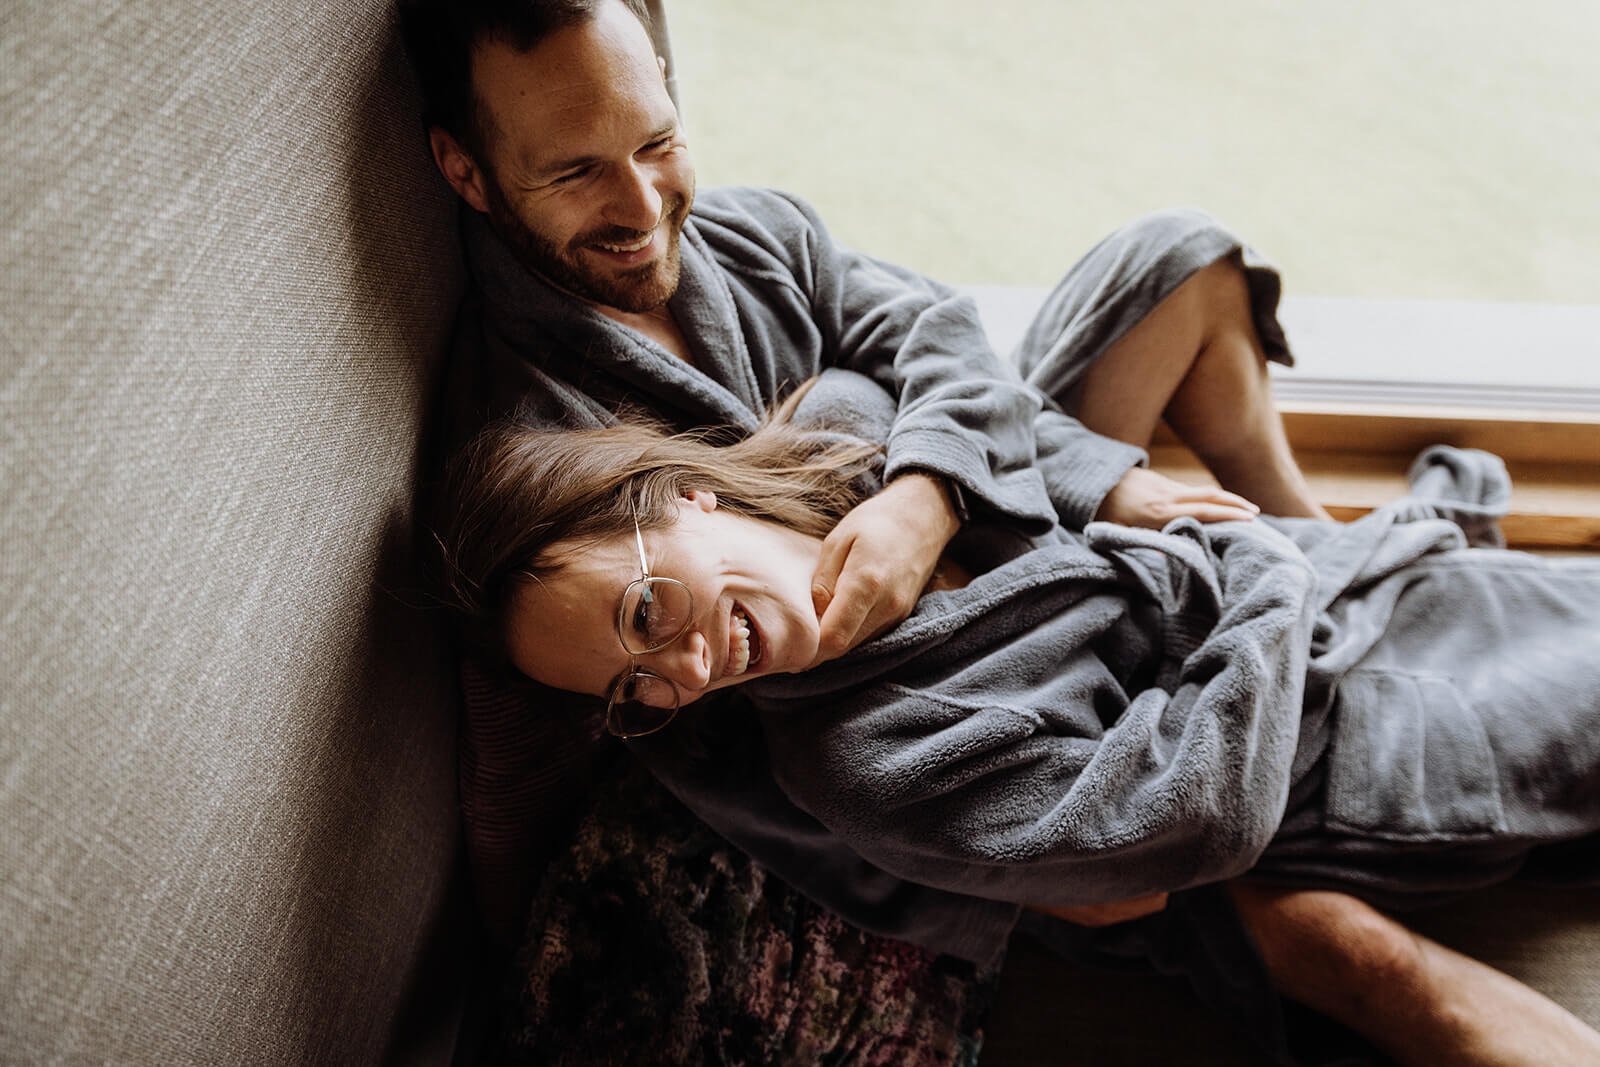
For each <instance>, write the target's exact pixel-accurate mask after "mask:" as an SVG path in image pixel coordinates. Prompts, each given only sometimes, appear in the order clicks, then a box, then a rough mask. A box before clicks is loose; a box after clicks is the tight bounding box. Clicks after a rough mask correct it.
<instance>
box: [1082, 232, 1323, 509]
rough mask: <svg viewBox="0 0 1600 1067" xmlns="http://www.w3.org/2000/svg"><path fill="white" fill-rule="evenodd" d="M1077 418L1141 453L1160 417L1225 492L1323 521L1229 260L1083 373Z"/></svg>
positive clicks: (1192, 281) (1238, 271)
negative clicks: (1273, 391)
mask: <svg viewBox="0 0 1600 1067" xmlns="http://www.w3.org/2000/svg"><path fill="white" fill-rule="evenodd" d="M1082 388H1083V393H1082V400H1081V403H1080V405H1079V418H1080V419H1082V421H1083V423H1084V425H1086V426H1088V427H1089V429H1091V430H1094V431H1095V432H1096V433H1100V434H1104V435H1105V436H1107V437H1115V438H1117V439H1118V440H1121V441H1128V442H1130V443H1132V444H1136V445H1138V446H1140V447H1141V448H1142V447H1145V446H1147V445H1149V443H1150V439H1151V437H1152V435H1154V433H1155V429H1156V425H1157V423H1158V422H1159V421H1160V420H1161V419H1163V418H1165V419H1166V420H1167V422H1168V424H1169V425H1171V426H1172V428H1173V430H1174V432H1176V433H1177V435H1178V437H1179V438H1180V439H1181V440H1182V441H1183V442H1184V443H1185V444H1186V445H1188V446H1189V448H1191V449H1192V450H1193V451H1194V453H1195V455H1197V456H1199V457H1200V459H1201V461H1202V462H1204V463H1205V465H1206V466H1207V467H1208V468H1210V470H1211V472H1212V473H1213V474H1214V475H1216V478H1217V481H1219V482H1220V483H1222V487H1223V488H1224V489H1228V490H1230V491H1232V492H1235V493H1238V494H1239V495H1240V496H1242V497H1245V498H1246V499H1248V500H1250V501H1252V502H1254V503H1255V504H1257V505H1258V506H1260V508H1261V509H1262V510H1263V511H1265V512H1267V513H1268V514H1270V515H1301V516H1312V517H1316V518H1327V517H1328V513H1327V512H1326V511H1324V510H1323V509H1322V506H1321V505H1319V504H1318V503H1317V502H1316V499H1315V498H1314V497H1313V496H1312V495H1311V490H1310V488H1309V487H1308V486H1307V485H1306V480H1305V476H1304V475H1303V474H1302V473H1301V472H1300V468H1299V466H1297V465H1296V463H1295V461H1294V454H1293V453H1292V452H1291V451H1290V449H1289V442H1288V440H1287V439H1286V438H1285V437H1284V433H1283V420H1282V419H1281V418H1279V416H1278V412H1277V409H1276V408H1275V407H1273V404H1272V394H1271V390H1270V388H1269V385H1268V381H1267V359H1266V355H1265V353H1264V352H1263V351H1262V350H1261V341H1260V339H1259V338H1258V337H1257V336H1256V330H1255V324H1254V322H1253V321H1252V319H1251V315H1250V300H1249V292H1248V289H1247V286H1246V282H1245V277H1244V272H1243V269H1242V268H1241V267H1239V266H1238V265H1237V264H1236V263H1235V262H1234V261H1233V260H1231V259H1225V260H1221V261H1219V262H1217V263H1214V264H1212V265H1211V266H1209V267H1206V268H1205V269H1203V270H1201V271H1198V272H1197V273H1196V274H1195V275H1194V276H1193V277H1191V278H1189V279H1188V280H1187V281H1185V282H1184V283H1183V284H1182V285H1180V286H1179V287H1178V288H1177V289H1176V290H1175V291H1174V292H1173V293H1172V295H1171V296H1169V297H1167V298H1166V299H1165V300H1163V301H1162V302H1161V303H1160V304H1158V305H1156V308H1155V310H1154V311H1152V312H1151V313H1150V314H1149V315H1148V316H1147V317H1146V318H1145V319H1144V321H1142V322H1140V323H1139V324H1138V325H1137V326H1135V327H1134V328H1133V329H1132V330H1130V331H1128V333H1127V334H1125V335H1124V336H1123V337H1122V338H1121V339H1120V340H1118V341H1117V343H1116V344H1114V345H1112V346H1111V348H1110V349H1108V350H1107V351H1106V353H1105V355H1104V356H1102V357H1101V358H1100V359H1099V360H1097V361H1096V362H1095V364H1094V366H1092V367H1090V368H1089V370H1088V371H1087V373H1086V374H1085V375H1084V380H1083V387H1082Z"/></svg>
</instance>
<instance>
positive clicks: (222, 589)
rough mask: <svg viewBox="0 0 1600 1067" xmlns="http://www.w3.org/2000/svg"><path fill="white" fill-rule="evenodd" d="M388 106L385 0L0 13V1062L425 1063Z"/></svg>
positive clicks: (436, 692) (431, 283) (456, 271)
mask: <svg viewBox="0 0 1600 1067" xmlns="http://www.w3.org/2000/svg"><path fill="white" fill-rule="evenodd" d="M414 108H415V101H414V98H413V91H412V88H411V79H410V76H409V72H408V71H407V69H406V67H405V63H404V61H403V58H402V56H401V52H400V49H399V45H398V34H397V32H396V30H395V27H394V24H393V14H392V7H391V3H390V2H389V0H350V2H346V3H339V4H327V5H317V4H311V5H307V4H292V3H286V2H283V0H262V2H257V3H250V4H215V3H201V2H199V0H165V2H163V3H155V4H151V3H143V4H139V3H109V4H107V3H91V2H88V0H66V2H48V3H47V2H44V0H31V2H29V0H24V2H22V3H14V4H7V5H6V7H5V10H4V11H3V13H0V158H3V159H4V160H5V165H4V167H3V168H0V216H3V233H4V238H3V240H4V259H3V263H0V316H3V319H0V323H3V333H0V476H3V481H0V500H3V512H0V617H3V620H4V622H3V628H0V702H3V711H0V1049H3V1050H4V1051H3V1052H0V1059H4V1060H6V1061H8V1062H28V1063H52V1062H74V1063H76V1062H116V1063H130V1064H178V1063H207V1064H212V1063H271V1064H279V1063H307V1062H318V1063H338V1064H354V1063H364V1062H373V1061H376V1060H379V1059H381V1058H384V1056H385V1054H386V1053H388V1054H389V1055H390V1058H393V1059H398V1060H410V1061H416V1062H424V1061H433V1062H438V1061H440V1060H443V1059H445V1058H447V1057H448V1055H449V1048H450V1043H451V1040H452V1029H453V1025H454V1023H453V1019H454V1011H455V1007H454V1003H453V999H452V998H451V997H450V996H448V995H440V993H439V991H438V988H437V987H436V986H434V985H430V983H433V982H435V981H436V980H437V979H439V978H441V977H444V978H449V977H451V975H450V973H449V971H448V969H447V968H445V966H444V965H443V964H441V963H440V961H439V959H440V958H439V957H437V956H430V954H429V953H430V951H431V948H430V946H434V947H437V946H438V945H439V944H440V943H441V936H442V935H447V934H448V933H449V932H450V931H449V929H448V924H449V922H450V921H452V920H451V919H450V916H451V914H452V908H453V905H452V904H450V903H449V901H451V900H452V899H453V896H452V895H453V893H454V892H455V890H456V888H457V887H456V885H455V879H456V877H457V875H456V873H455V872H456V869H457V855H458V848H459V830H458V818H457V814H456V807H455V778H454V736H453V733H454V721H453V718H454V716H453V702H454V700H455V696H454V686H453V685H452V684H451V682H450V669H449V666H448V665H447V664H446V663H445V660H444V656H443V652H442V649H443V644H442V642H440V641H439V640H438V635H437V634H436V633H435V632H434V623H433V620H432V618H431V616H430V614H429V613H427V612H426V611H420V610H417V609H416V608H415V607H414V605H415V604H416V603H417V593H416V580H415V578H414V575H413V571H412V567H411V558H410V548H411V540H412V535H411V531H410V523H411V504H410V501H411V496H412V491H413V485H414V481H415V472H416V468H417V457H418V453H419V441H420V440H421V438H422V435H423V431H424V420H425V409H426V408H427V407H428V404H429V401H430V400H431V393H432V389H433V382H434V379H435V374H436V371H437V369H438V364H439V357H440V356H441V355H442V353H443V350H444V345H445V339H446V336H447V334H448V330H449V325H450V320H451V317H452V313H453V311H454V307H455V303H456V300H457V298H458V295H459V288H460V267H459V264H458V260H457V252H456V242H455V237H454V209H453V205H452V203H451V199H450V197H449V196H448V195H447V193H448V191H447V190H446V189H445V187H444V186H443V184H442V183H441V182H439V181H438V180H437V177H436V176H435V175H434V174H433V172H432V168H431V164H430V162H429V160H428V158H427V155H426V152H425V145H424V141H423V139H422V136H421V133H420V130H419V129H418V126H417V123H416V119H415V113H414ZM452 984H453V983H451V982H449V981H446V982H444V983H443V985H444V987H445V988H447V989H448V987H449V986H451V985H452Z"/></svg>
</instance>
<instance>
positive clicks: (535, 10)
mask: <svg viewBox="0 0 1600 1067" xmlns="http://www.w3.org/2000/svg"><path fill="white" fill-rule="evenodd" d="M607 2H609V0H399V8H400V28H401V33H402V34H403V35H404V37H405V44H406V53H407V54H408V55H409V56H410V57H411V66H412V68H413V69H414V70H415V71H416V74H417V83H418V85H419V86H420V88H421V90H422V120H423V122H425V123H426V124H427V125H429V126H440V127H443V128H444V129H445V130H447V131H448V132H449V133H450V135H451V136H452V137H454V138H455V139H456V140H457V141H460V142H461V144H462V145H463V146H464V147H465V148H466V149H467V151H469V152H471V153H472V154H473V155H475V156H479V157H480V160H481V154H482V150H483V149H484V147H486V145H487V144H488V141H489V136H490V134H491V132H492V131H491V128H490V126H489V124H488V123H487V121H486V120H485V116H484V115H483V114H482V108H481V105H480V102H479V101H478V99H477V97H476V95H475V94H474V93H473V91H472V50H473V49H474V48H476V47H477V46H478V45H480V44H482V43H483V42H485V41H499V42H501V43H503V44H507V45H510V46H511V47H512V48H515V49H516V50H517V51H519V52H526V51H529V50H530V49H532V48H534V47H535V46H536V45H538V44H539V42H540V41H543V40H544V39H545V38H546V37H548V36H550V35H551V34H552V33H555V32H556V31H558V30H564V29H566V28H567V27H569V26H576V25H579V24H581V23H584V22H588V21H590V20H591V19H593V18H594V17H595V15H596V12H597V11H598V10H599V8H600V6H601V5H602V4H604V3H607ZM621 2H622V4H623V5H624V6H625V7H627V9H628V10H629V11H632V12H633V13H634V15H636V16H637V17H638V19H639V22H640V23H641V24H642V25H643V26H644V28H645V29H646V30H649V29H650V12H649V10H648V9H647V8H646V7H645V2H644V0H621Z"/></svg>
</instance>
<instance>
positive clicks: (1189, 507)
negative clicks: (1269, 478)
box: [1094, 467, 1261, 530]
mask: <svg viewBox="0 0 1600 1067" xmlns="http://www.w3.org/2000/svg"><path fill="white" fill-rule="evenodd" d="M1259 514H1261V509H1260V508H1258V507H1256V506H1255V505H1254V504H1252V503H1250V501H1248V500H1246V499H1245V498H1244V497H1242V496H1239V495H1238V494H1237V493H1230V492H1228V491H1227V490H1226V489H1219V488H1217V487H1216V486H1213V485H1185V484H1183V483H1182V482H1176V481H1173V480H1172V479H1171V478H1168V477H1167V476H1166V475H1165V474H1157V473H1156V472H1155V471H1153V470H1148V469H1146V468H1144V467H1133V468H1131V469H1130V470H1129V471H1128V473H1127V474H1125V475H1123V478H1122V481H1120V482H1118V483H1117V484H1116V487H1115V488H1113V489H1112V490H1111V492H1109V493H1107V494H1106V498H1105V499H1104V500H1103V501H1101V502H1100V510H1099V511H1097V512H1095V516H1094V517H1095V518H1096V519H1097V520H1099V521H1101V522H1116V523H1121V524H1122V525H1123V526H1148V527H1150V528H1151V529H1152V530H1159V529H1161V528H1162V527H1163V526H1165V525H1166V524H1167V523H1169V522H1171V521H1172V520H1173V519H1176V518H1180V517H1181V516H1184V515H1193V516H1194V517H1195V518H1197V519H1199V520H1200V521H1201V522H1227V521H1228V520H1230V519H1244V520H1249V519H1253V518H1255V517H1256V516H1257V515H1259Z"/></svg>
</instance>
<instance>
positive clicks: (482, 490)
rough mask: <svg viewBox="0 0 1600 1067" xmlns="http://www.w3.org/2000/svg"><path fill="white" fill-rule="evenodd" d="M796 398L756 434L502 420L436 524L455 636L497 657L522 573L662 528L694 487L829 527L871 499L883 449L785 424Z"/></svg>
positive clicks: (544, 574)
mask: <svg viewBox="0 0 1600 1067" xmlns="http://www.w3.org/2000/svg"><path fill="white" fill-rule="evenodd" d="M805 391H806V387H802V388H801V389H800V390H797V391H796V392H795V393H794V394H793V395H791V396H790V397H789V398H788V400H786V401H785V402H784V403H783V404H782V405H781V406H780V407H779V408H777V409H776V410H774V411H773V413H772V414H771V415H770V416H769V417H768V419H767V420H766V421H765V422H764V423H763V424H762V426H761V427H760V428H759V429H757V430H756V431H755V432H754V433H752V434H750V435H749V436H747V437H744V438H742V439H741V438H737V437H736V436H735V435H734V434H732V433H731V432H728V431H714V430H713V431H695V432H691V433H679V434H673V433H669V432H668V431H666V430H665V429H664V428H663V427H662V426H661V425H660V424H658V423H655V422H651V421H648V420H646V419H643V418H641V417H638V416H633V417H627V418H624V419H623V420H622V421H620V422H618V423H617V424H615V425H612V426H607V427H603V428H600V429H585V430H561V429H554V430H552V429H539V428H535V427H532V426H527V425H523V424H519V423H517V422H516V421H514V420H513V421H506V422H501V423H498V424H496V425H494V426H491V427H489V428H488V429H486V430H485V431H483V432H482V433H481V434H479V435H478V436H477V437H476V438H475V439H474V440H473V441H472V443H471V444H470V445H468V446H467V448H466V449H465V450H464V451H463V452H462V453H461V455H460V456H458V457H457V458H456V460H455V462H454V463H452V464H451V467H450V470H449V472H448V474H447V477H446V481H445V486H444V491H443V493H442V494H441V496H440V508H439V511H438V514H437V521H436V535H435V536H436V540H437V547H438V550H439V567H440V583H439V584H440V586H441V593H442V596H443V599H444V600H445V603H446V605H447V606H448V607H449V608H450V609H451V610H452V611H453V612H454V613H455V614H456V615H457V616H458V619H459V622H460V624H461V627H462V630H463V634H464V636H465V637H466V638H467V639H468V640H469V642H470V643H471V644H473V645H474V646H476V647H477V649H478V650H479V651H482V652H489V653H492V654H494V655H496V656H497V657H503V654H504V620H505V612H506V609H507V606H508V604H509V602H510V600H511V596H512V594H513V593H514V592H515V591H516V589H517V588H518V587H519V586H520V585H521V584H522V583H524V582H529V581H543V580H545V579H547V578H549V577H550V576H552V575H553V574H555V573H556V572H557V571H559V570H560V568H561V565H562V563H563V562H564V561H565V560H567V559H570V558H572V552H573V550H577V549H581V547H582V546H583V545H586V544H591V543H593V542H596V541H600V540H603V539H605V538H608V537H612V536H615V535H618V534H624V533H631V532H632V530H633V523H634V520H635V519H636V518H637V520H638V522H639V525H640V527H641V528H643V529H647V530H648V529H659V528H661V527H663V526H666V525H668V524H669V523H671V522H672V521H673V519H674V518H675V516H676V514H677V513H676V510H675V506H674V502H675V501H676V500H677V499H679V498H680V497H682V496H683V495H685V494H686V493H688V492H689V491H690V490H694V489H699V490H707V489H709V490H710V491H712V492H714V493H715V494H716V495H717V506H718V507H724V508H727V509H729V510H730V511H733V512H736V513H738V514H742V515H748V516H750V517H752V518H757V519H765V520H767V521H769V522H776V523H779V524H781V525H783V526H786V527H788V528H790V529H793V530H798V531H800V532H802V533H807V534H811V535H813V536H817V537H823V536H826V535H827V533H828V531H830V530H831V529H833V527H834V526H835V525H836V524H837V523H838V521H839V519H840V518H841V517H843V515H844V514H845V512H847V511H849V510H850V509H851V508H852V507H854V506H855V505H856V504H857V503H859V502H860V500H861V499H862V498H863V497H864V496H865V495H866V493H867V491H868V490H867V488H866V485H865V484H864V479H863V477H862V476H863V475H864V474H866V473H867V472H868V471H870V470H871V469H872V468H873V466H874V463H875V461H876V460H877V458H878V457H879V455H880V454H881V451H882V450H881V448H879V447H878V446H876V445H871V444H867V443H865V442H861V441H859V440H856V439H851V438H841V437H840V436H839V435H837V434H826V433H814V432H807V431H804V430H801V429H798V428H797V427H795V426H793V425H792V424H791V422H790V416H791V415H792V413H793V411H794V409H795V407H796V406H797V405H798V403H799V401H800V399H801V397H802V396H803V395H804V393H805Z"/></svg>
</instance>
